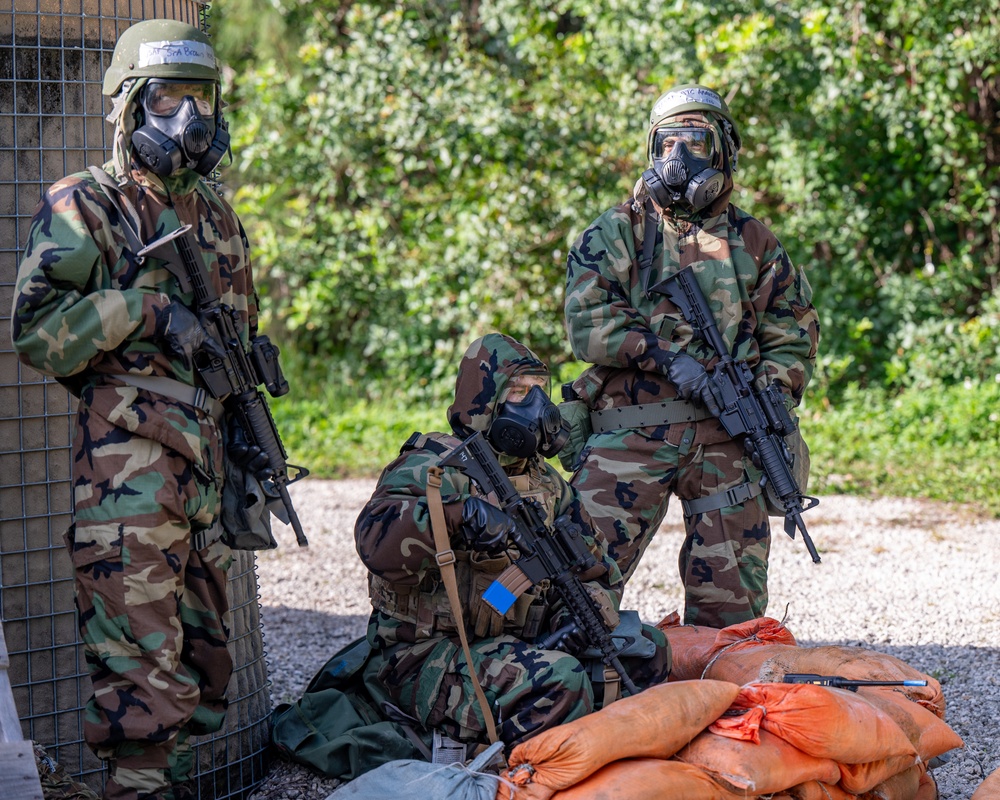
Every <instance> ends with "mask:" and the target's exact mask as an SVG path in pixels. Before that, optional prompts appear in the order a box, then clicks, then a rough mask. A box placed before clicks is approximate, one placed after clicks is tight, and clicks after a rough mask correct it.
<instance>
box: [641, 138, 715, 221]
mask: <svg viewBox="0 0 1000 800" xmlns="http://www.w3.org/2000/svg"><path fill="white" fill-rule="evenodd" d="M715 141H716V135H715V131H714V130H713V129H711V128H696V127H675V128H671V127H663V128H659V129H658V130H657V131H656V132H655V133H654V134H653V146H652V150H651V158H652V162H653V166H652V168H651V169H647V170H646V171H645V172H643V173H642V179H643V181H645V183H646V187H647V188H648V189H649V193H650V196H651V197H652V198H653V201H654V202H655V203H656V204H657V205H658V206H659V207H660V208H670V207H680V208H683V209H687V210H690V211H695V212H697V211H701V210H702V209H703V208H705V207H707V206H708V205H710V204H711V203H712V201H713V200H715V198H716V197H718V196H719V194H720V193H721V192H722V188H723V185H724V184H725V180H726V178H725V175H724V174H723V173H722V171H721V170H718V169H715V168H714V167H713V166H712V165H713V164H714V163H715V160H716V152H717V148H716V144H715Z"/></svg>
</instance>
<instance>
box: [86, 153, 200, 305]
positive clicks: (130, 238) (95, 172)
mask: <svg viewBox="0 0 1000 800" xmlns="http://www.w3.org/2000/svg"><path fill="white" fill-rule="evenodd" d="M87 169H88V170H89V171H90V174H91V175H92V176H93V178H94V180H95V181H97V183H98V185H99V186H100V187H101V189H102V190H103V191H104V196H105V197H107V198H108V200H110V201H111V205H113V206H114V207H115V210H117V211H118V220H119V222H120V223H121V228H122V232H123V233H124V234H125V241H126V242H127V243H128V246H129V249H130V250H131V251H132V253H133V254H134V255H135V256H136V258H138V259H139V263H142V259H143V258H144V257H145V256H144V255H143V251H146V252H149V251H150V250H154V249H156V245H157V243H158V242H164V243H165V242H166V241H167V240H169V239H171V238H173V235H172V234H167V235H166V236H164V237H163V238H162V239H158V240H157V241H154V242H152V243H151V244H149V245H147V244H146V243H145V242H144V241H143V239H142V220H141V218H140V217H139V212H138V211H137V210H136V208H135V206H134V205H132V201H131V200H129V199H128V196H127V195H126V194H125V193H124V192H123V191H122V190H121V187H120V186H119V185H118V184H117V183H115V182H114V180H113V179H112V178H111V176H110V175H108V173H106V172H105V171H104V170H103V169H101V168H100V167H95V166H90V167H88V168H87ZM163 261H164V264H165V265H166V267H167V269H168V270H170V273H171V274H172V275H173V276H174V277H175V278H177V281H178V283H180V287H181V291H184V292H190V291H191V277H190V276H189V275H188V274H187V270H186V269H185V268H184V266H183V265H181V264H178V263H176V262H175V261H173V260H171V259H169V258H164V259H163Z"/></svg>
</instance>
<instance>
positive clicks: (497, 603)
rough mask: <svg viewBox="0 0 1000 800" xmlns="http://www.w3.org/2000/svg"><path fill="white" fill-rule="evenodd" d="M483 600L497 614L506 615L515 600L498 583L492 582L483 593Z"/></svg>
mask: <svg viewBox="0 0 1000 800" xmlns="http://www.w3.org/2000/svg"><path fill="white" fill-rule="evenodd" d="M483 600H485V601H486V603H487V604H488V605H489V606H490V607H491V608H493V609H494V610H495V611H496V612H497V613H498V614H501V615H503V614H506V613H507V612H508V611H509V610H510V607H511V606H512V605H514V601H515V600H517V598H516V597H515V596H514V594H513V593H512V592H511V591H510V589H508V588H507V587H506V586H504V585H503V584H502V583H500V581H493V583H491V584H490V585H489V586H488V587H487V588H486V591H485V592H483Z"/></svg>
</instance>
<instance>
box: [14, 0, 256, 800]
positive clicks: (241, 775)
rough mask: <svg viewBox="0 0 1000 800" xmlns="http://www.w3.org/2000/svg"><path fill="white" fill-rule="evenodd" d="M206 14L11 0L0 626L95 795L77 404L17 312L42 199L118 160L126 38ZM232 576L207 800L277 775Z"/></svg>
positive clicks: (252, 571)
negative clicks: (111, 101)
mask: <svg viewBox="0 0 1000 800" xmlns="http://www.w3.org/2000/svg"><path fill="white" fill-rule="evenodd" d="M204 13H205V9H204V7H203V6H202V5H201V4H200V3H199V2H196V0H0V620H2V622H3V627H4V631H5V634H6V639H7V645H8V648H9V650H10V656H11V668H10V677H11V681H12V683H13V684H14V692H15V702H16V704H17V708H18V711H19V713H20V715H21V719H22V723H23V724H22V727H23V733H24V736H25V737H26V738H31V739H34V740H35V741H37V742H39V743H40V744H42V745H44V746H45V747H46V748H48V749H49V750H50V753H51V754H52V755H53V756H54V757H55V758H56V760H57V761H59V762H60V763H61V764H62V765H63V766H65V767H66V768H67V769H68V770H69V771H70V772H71V773H72V774H74V775H77V776H79V777H81V778H82V779H83V780H85V782H87V783H89V784H90V785H92V786H95V787H98V786H100V785H101V783H102V782H103V779H104V775H103V767H102V764H101V763H100V762H99V761H98V760H97V759H96V758H95V757H94V756H93V755H92V754H91V752H90V750H89V749H88V748H87V747H86V745H85V744H84V743H83V732H82V731H83V725H82V723H83V717H82V713H83V706H84V704H85V703H86V700H87V698H88V696H89V694H90V690H91V687H90V680H89V678H88V677H87V674H86V668H85V665H84V660H83V654H82V651H81V648H80V646H79V640H78V633H77V625H76V612H75V609H74V604H73V573H72V567H71V565H70V561H69V558H68V556H67V555H66V552H65V550H64V546H63V542H62V533H63V531H64V530H65V529H66V528H67V527H68V525H69V522H70V514H71V511H72V501H71V497H72V464H71V463H70V452H71V451H70V445H71V443H72V436H73V428H74V418H73V415H74V411H75V401H74V400H73V398H72V397H71V396H70V395H69V394H68V392H66V390H65V389H63V388H62V387H61V386H60V385H59V384H58V383H56V382H54V381H52V380H48V379H43V377H42V376H41V375H39V374H38V373H36V372H34V371H33V370H31V369H29V368H27V367H24V366H22V365H20V364H19V362H18V361H17V358H16V356H15V354H14V352H13V348H12V345H11V341H10V309H11V304H12V301H13V288H14V281H15V277H16V273H17V266H18V262H19V261H20V256H21V252H22V249H23V247H24V245H25V240H26V237H27V232H28V227H29V224H30V221H31V217H32V215H33V213H34V210H35V207H36V205H37V203H38V200H39V198H40V197H41V195H42V193H43V191H44V190H45V189H46V188H47V186H48V185H49V184H51V183H52V182H53V181H56V180H58V179H59V178H61V177H63V176H64V175H68V174H71V173H73V172H77V171H80V170H82V169H84V168H86V166H88V165H90V164H102V163H104V162H105V161H106V160H107V159H108V157H109V153H110V145H111V141H110V133H111V128H110V125H108V124H107V123H106V122H105V121H104V115H105V114H106V113H107V111H108V110H110V105H108V106H107V108H106V107H105V103H104V98H103V97H102V95H101V86H102V80H103V75H104V70H105V68H106V67H107V65H108V64H109V63H110V60H111V54H112V52H113V50H114V45H115V42H116V41H117V39H118V36H119V35H120V34H121V33H122V32H123V31H124V30H125V29H126V28H128V27H129V25H131V24H132V23H133V22H136V21H138V20H141V19H148V18H152V17H169V18H172V19H180V20H184V21H186V22H189V23H191V24H193V25H200V26H201V27H205V25H204V23H205V20H204V19H203V16H204ZM230 578H231V580H230V590H231V597H230V600H231V606H232V609H233V629H232V641H231V644H230V649H231V651H232V653H233V660H234V666H235V669H234V674H233V680H232V682H231V683H230V687H229V698H230V701H231V705H230V710H229V713H228V715H227V721H226V728H225V729H224V730H223V731H220V732H219V733H218V734H216V735H215V736H212V737H199V738H198V739H196V740H195V742H196V744H197V753H198V774H199V776H200V784H201V797H202V798H205V800H208V799H209V798H230V797H234V798H235V797H244V796H246V795H248V794H249V793H250V791H251V790H252V788H253V787H254V786H255V785H256V784H257V783H258V782H259V781H260V780H261V779H262V778H263V776H264V772H265V770H266V767H267V764H266V760H265V751H266V746H267V739H268V732H267V718H268V715H269V713H270V709H271V703H270V696H269V693H268V688H267V669H266V665H265V661H264V648H263V634H262V631H261V625H260V614H259V611H260V609H259V605H258V602H257V575H256V561H255V559H254V557H253V555H252V554H248V553H240V554H237V558H236V560H235V561H234V564H233V567H232V569H231V572H230Z"/></svg>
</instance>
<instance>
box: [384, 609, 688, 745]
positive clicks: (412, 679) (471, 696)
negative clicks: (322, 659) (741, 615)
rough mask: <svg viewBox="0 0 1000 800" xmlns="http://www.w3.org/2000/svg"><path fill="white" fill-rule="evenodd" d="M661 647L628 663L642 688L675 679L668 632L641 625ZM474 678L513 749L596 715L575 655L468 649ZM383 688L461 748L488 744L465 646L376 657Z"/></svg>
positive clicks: (399, 650) (445, 641)
mask: <svg viewBox="0 0 1000 800" xmlns="http://www.w3.org/2000/svg"><path fill="white" fill-rule="evenodd" d="M643 636H645V637H646V638H647V639H651V640H652V641H653V642H654V643H655V644H656V645H657V649H656V655H654V656H653V657H652V658H646V659H640V658H623V659H622V665H623V666H624V667H625V670H626V671H627V672H628V674H629V677H630V678H632V680H633V681H634V682H635V684H636V685H637V686H639V688H646V687H648V686H652V685H654V684H658V683H662V682H663V681H665V680H666V679H667V675H668V673H669V672H670V648H669V645H668V643H667V640H666V637H665V636H664V635H663V633H662V632H661V631H659V630H657V629H656V628H653V627H652V626H648V625H644V626H643ZM469 647H470V650H471V651H472V661H473V665H474V668H475V673H476V678H475V680H478V682H479V684H480V685H481V686H482V687H483V691H484V693H485V694H486V699H487V701H488V702H489V704H490V707H491V708H493V709H494V720H495V721H496V722H497V733H498V735H499V737H500V739H501V741H503V742H504V743H505V744H506V745H507V746H508V748H510V747H513V746H514V745H515V744H517V743H518V742H521V741H523V740H525V739H529V738H531V737H532V736H534V735H535V734H538V733H540V732H541V731H543V730H546V729H548V728H552V727H555V726H556V725H561V724H563V723H566V722H572V721H573V720H574V719H577V718H579V717H582V716H584V715H585V714H589V713H590V712H592V711H593V710H594V688H593V686H592V683H591V680H590V677H589V675H588V670H587V669H586V667H585V666H584V664H582V663H581V662H580V661H579V660H577V659H576V658H574V657H573V656H571V655H569V654H567V653H563V652H561V651H558V650H542V649H539V648H538V647H536V646H534V645H532V644H529V643H528V642H525V641H523V640H521V639H518V638H516V637H514V636H493V637H489V638H485V639H479V640H478V641H470V642H469ZM375 658H382V659H383V663H382V666H381V667H380V668H379V670H378V680H379V683H380V684H381V685H382V687H384V688H385V689H386V691H387V692H388V694H389V696H390V697H391V698H392V700H393V702H395V703H396V705H398V706H399V708H400V709H402V710H403V711H404V712H406V713H407V714H409V715H410V716H412V717H415V718H416V719H417V720H419V721H420V723H421V725H422V726H423V727H424V728H425V729H426V730H440V731H441V732H442V733H444V734H446V735H448V736H450V737H451V738H453V739H458V740H459V741H464V742H477V743H481V744H486V743H488V742H489V738H488V734H487V732H486V726H485V724H484V722H483V716H482V711H481V709H480V707H479V703H478V702H477V700H476V696H475V691H474V689H473V688H472V681H473V678H472V677H471V674H470V672H469V667H468V664H467V663H466V660H465V655H464V653H463V652H462V646H461V643H460V642H459V641H458V639H457V638H448V637H440V638H434V639H428V640H426V641H422V642H419V643H417V644H414V645H402V646H396V647H395V648H393V649H392V650H390V651H388V654H387V655H385V654H383V655H379V654H378V653H376V655H375Z"/></svg>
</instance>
